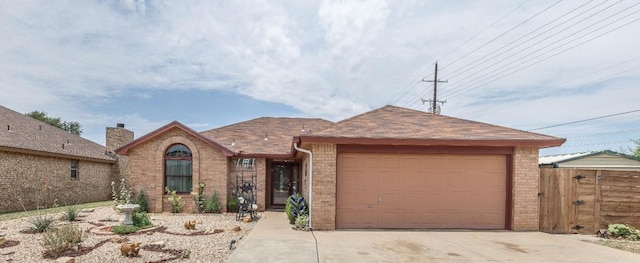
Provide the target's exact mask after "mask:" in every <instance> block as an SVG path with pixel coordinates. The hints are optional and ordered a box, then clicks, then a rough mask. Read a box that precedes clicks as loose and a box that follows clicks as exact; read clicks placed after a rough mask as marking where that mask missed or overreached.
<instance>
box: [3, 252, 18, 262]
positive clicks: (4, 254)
mask: <svg viewBox="0 0 640 263" xmlns="http://www.w3.org/2000/svg"><path fill="white" fill-rule="evenodd" d="M15 253H16V252H15V251H9V252H2V253H0V255H2V256H7V255H11V254H15ZM7 261H8V260H7Z"/></svg>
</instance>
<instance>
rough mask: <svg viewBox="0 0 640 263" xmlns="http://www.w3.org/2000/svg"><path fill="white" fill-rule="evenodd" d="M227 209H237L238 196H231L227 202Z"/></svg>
mask: <svg viewBox="0 0 640 263" xmlns="http://www.w3.org/2000/svg"><path fill="white" fill-rule="evenodd" d="M227 211H230V212H236V211H238V198H236V197H231V198H230V199H229V201H228V202H227Z"/></svg>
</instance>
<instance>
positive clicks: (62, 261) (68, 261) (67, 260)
mask: <svg viewBox="0 0 640 263" xmlns="http://www.w3.org/2000/svg"><path fill="white" fill-rule="evenodd" d="M55 262H56V263H76V259H75V258H72V257H61V258H58V259H57V260H56V261H55Z"/></svg>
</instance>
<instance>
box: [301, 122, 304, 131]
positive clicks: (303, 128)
mask: <svg viewBox="0 0 640 263" xmlns="http://www.w3.org/2000/svg"><path fill="white" fill-rule="evenodd" d="M301 132H304V124H302V130H301Z"/></svg>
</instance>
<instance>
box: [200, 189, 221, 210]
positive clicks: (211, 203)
mask: <svg viewBox="0 0 640 263" xmlns="http://www.w3.org/2000/svg"><path fill="white" fill-rule="evenodd" d="M221 210H222V207H221V205H220V198H218V193H217V192H216V190H215V189H214V190H213V194H211V198H209V200H207V204H206V206H205V209H204V211H205V212H207V213H220V211H221Z"/></svg>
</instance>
